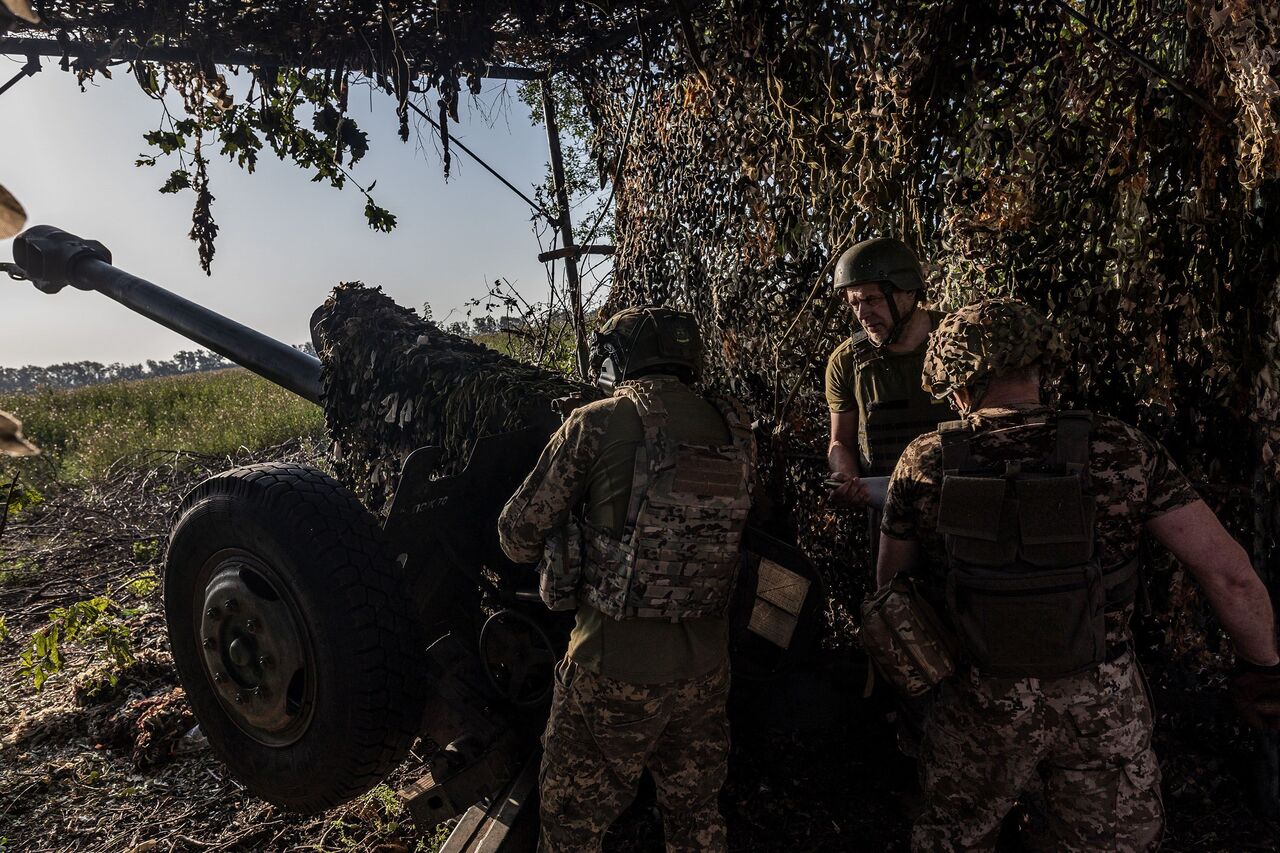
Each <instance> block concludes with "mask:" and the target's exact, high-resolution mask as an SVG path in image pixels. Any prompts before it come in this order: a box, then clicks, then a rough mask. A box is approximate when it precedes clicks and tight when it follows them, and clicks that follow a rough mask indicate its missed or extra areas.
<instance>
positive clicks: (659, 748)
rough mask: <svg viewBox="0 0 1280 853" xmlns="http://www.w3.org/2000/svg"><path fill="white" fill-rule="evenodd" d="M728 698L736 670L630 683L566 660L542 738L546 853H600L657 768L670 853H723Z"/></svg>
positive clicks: (724, 668) (559, 672)
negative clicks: (638, 788)
mask: <svg viewBox="0 0 1280 853" xmlns="http://www.w3.org/2000/svg"><path fill="white" fill-rule="evenodd" d="M728 693H729V667H728V665H727V664H726V665H724V666H722V667H720V668H718V669H716V670H715V671H714V672H712V673H710V674H708V675H705V676H702V677H699V678H692V679H687V680H683V681H674V682H671V683H668V684H631V683H628V682H624V681H616V680H614V679H610V678H604V677H602V676H600V675H597V674H596V673H594V672H591V671H589V670H587V669H584V668H583V667H581V666H579V665H578V664H576V663H574V662H573V660H572V659H570V658H565V660H563V661H561V662H560V665H559V666H558V667H557V668H556V685H555V695H554V698H553V699H552V702H551V718H550V719H549V720H547V730H546V733H545V734H544V735H543V738H542V744H543V747H544V751H543V754H542V768H541V777H540V780H539V782H540V789H541V794H542V810H541V817H542V832H541V838H540V840H539V844H538V850H539V851H541V853H579V851H581V853H588V851H597V850H599V849H600V843H601V841H602V839H603V838H604V834H605V831H606V830H608V828H609V826H610V825H611V824H612V823H613V822H614V820H616V819H617V817H618V815H620V814H621V813H622V811H623V810H624V809H625V808H626V807H627V805H628V804H630V802H631V800H632V799H633V798H634V797H635V793H636V785H637V783H638V782H639V781H640V775H641V773H642V772H643V771H644V770H645V768H648V769H649V772H650V773H651V774H652V775H653V780H654V783H655V784H656V787H657V789H658V805H659V807H660V808H661V810H662V817H663V828H664V829H665V831H666V839H667V850H668V851H671V853H676V852H677V851H678V853H686V851H687V853H702V851H706V852H707V853H716V851H724V850H725V849H726V841H725V826H724V819H723V817H721V815H720V807H719V803H718V802H717V800H718V797H719V794H720V789H721V788H722V787H723V786H724V780H725V776H726V775H727V773H728V759H729V721H728V718H727V717H726V715H725V699H726V698H727V696H728Z"/></svg>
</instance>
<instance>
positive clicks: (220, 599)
mask: <svg viewBox="0 0 1280 853" xmlns="http://www.w3.org/2000/svg"><path fill="white" fill-rule="evenodd" d="M200 577H201V578H204V579H205V581H204V583H203V596H202V597H201V599H200V601H199V602H197V603H198V605H199V607H200V613H199V615H198V618H197V619H195V620H193V622H194V623H195V624H196V625H198V626H199V627H198V633H197V636H196V643H197V644H198V646H199V647H200V650H201V652H202V653H203V654H202V656H203V660H204V666H205V675H206V677H207V678H208V680H209V683H210V684H211V685H212V686H213V689H214V694H215V695H216V696H217V697H218V701H219V702H220V703H221V705H222V707H223V710H224V711H225V712H226V714H227V716H228V717H229V718H230V719H231V720H232V722H234V723H235V724H236V726H237V727H238V728H239V729H240V730H241V731H243V732H244V733H245V734H246V735H248V736H249V737H251V738H253V739H254V740H256V741H258V742H259V743H262V744H265V745H267V746H287V745H288V744H291V743H294V742H295V741H297V740H298V739H299V738H300V737H302V735H303V733H304V732H305V731H306V730H307V726H308V725H309V724H310V722H311V716H312V713H313V711H314V709H315V665H314V660H313V658H312V655H311V642H310V636H309V634H308V633H307V628H306V623H304V622H303V621H302V619H301V617H300V613H299V610H298V607H297V605H296V603H295V602H294V601H293V598H292V596H291V595H290V593H289V590H288V587H286V586H285V585H284V584H283V583H282V582H281V581H280V578H279V575H278V574H277V573H276V572H275V571H273V570H272V569H271V567H270V566H268V565H267V564H266V563H264V562H263V561H262V560H260V559H258V558H257V557H255V556H253V555H252V554H249V553H247V552H245V551H241V550H238V549H235V550H228V551H222V552H220V553H218V554H215V555H214V556H213V557H212V558H210V559H209V561H208V562H207V563H206V564H205V566H204V568H203V569H202V571H201V572H200ZM197 589H199V586H198V587H197Z"/></svg>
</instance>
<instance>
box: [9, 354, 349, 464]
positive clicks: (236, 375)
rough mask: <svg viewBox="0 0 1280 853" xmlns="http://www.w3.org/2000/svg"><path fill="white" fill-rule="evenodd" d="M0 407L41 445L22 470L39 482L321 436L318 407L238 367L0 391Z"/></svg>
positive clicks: (225, 453) (321, 421)
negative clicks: (144, 457) (143, 456)
mask: <svg viewBox="0 0 1280 853" xmlns="http://www.w3.org/2000/svg"><path fill="white" fill-rule="evenodd" d="M0 409H4V410H5V411H9V412H13V413H14V414H16V415H17V416H18V417H19V418H21V419H22V421H23V422H24V428H25V430H26V433H27V434H28V435H29V436H33V437H35V438H36V439H37V440H38V441H39V443H40V445H41V447H43V448H44V450H45V456H44V457H42V459H41V464H39V465H30V466H24V467H26V468H28V469H29V470H30V473H31V474H32V475H34V476H36V477H38V478H41V479H43V480H45V481H46V482H47V481H48V477H49V475H50V474H52V475H54V478H55V479H56V480H58V481H61V482H73V483H75V482H86V481H89V480H92V479H94V478H97V477H101V476H102V475H104V474H105V473H106V472H107V469H108V468H109V467H110V466H111V464H112V463H114V462H115V461H116V460H118V459H121V458H123V457H127V456H130V455H131V454H135V453H138V452H139V451H143V450H146V451H163V450H181V451H183V452H184V453H188V454H197V455H202V456H230V455H234V454H235V453H237V452H240V451H241V450H242V449H256V448H262V447H270V446H272V445H275V444H280V443H282V442H284V441H288V440H290V439H294V438H297V437H299V436H308V437H312V438H319V437H321V436H322V435H323V434H324V413H323V412H322V411H321V409H320V407H319V406H316V405H314V404H312V403H309V402H307V401H306V400H303V399H302V398H301V397H298V396H296V395H294V394H292V393H290V392H288V391H285V390H284V389H283V388H280V387H279V386H277V385H274V384H272V383H270V382H267V381H266V380H264V379H261V378H259V377H257V376H255V375H253V374H252V373H249V372H248V371H246V370H242V369H240V368H233V369H229V370H218V371H214V372H211V373H195V374H188V375H185V376H175V377H165V378H161V379H145V380H139V381H134V382H116V383H108V384H103V385H92V386H89V387H87V388H78V389H74V390H69V391H60V390H45V391H40V392H37V393H34V394H10V395H4V394H0ZM3 464H4V463H0V465H3ZM12 464H13V463H9V465H10V466H11V467H12ZM36 470H40V472H41V473H39V474H36ZM0 482H4V480H3V479H0Z"/></svg>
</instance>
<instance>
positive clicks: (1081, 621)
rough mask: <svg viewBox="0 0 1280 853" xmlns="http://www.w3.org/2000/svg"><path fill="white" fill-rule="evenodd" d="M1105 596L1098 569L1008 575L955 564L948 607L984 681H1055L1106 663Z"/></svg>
mask: <svg viewBox="0 0 1280 853" xmlns="http://www.w3.org/2000/svg"><path fill="white" fill-rule="evenodd" d="M1105 602H1106V591H1105V586H1104V583H1103V577H1102V572H1101V570H1100V569H1099V568H1098V566H1097V565H1096V564H1092V563H1089V564H1085V565H1077V566H1071V567H1067V568H1058V569H1027V570H1024V571H1019V572H1010V571H1008V569H1007V568H1005V569H1003V570H1001V569H990V568H986V567H983V566H974V565H969V564H964V563H953V565H952V567H951V571H950V573H949V575H948V579H947V604H948V607H949V609H950V611H951V616H952V619H953V620H954V622H955V626H956V631H957V632H958V633H959V635H960V641H961V642H962V643H963V645H964V648H965V651H966V653H967V654H968V659H969V660H970V661H972V663H973V665H974V666H975V667H976V668H977V670H978V671H979V672H980V673H982V674H983V675H996V676H1004V677H1009V678H1027V677H1034V678H1056V677H1059V676H1063V675H1070V674H1072V673H1075V672H1080V671H1082V670H1085V669H1088V668H1089V667H1091V666H1095V665H1097V664H1100V663H1102V662H1103V661H1104V660H1105V659H1106V649H1107V636H1106V634H1107V632H1106V620H1105V616H1104V609H1105Z"/></svg>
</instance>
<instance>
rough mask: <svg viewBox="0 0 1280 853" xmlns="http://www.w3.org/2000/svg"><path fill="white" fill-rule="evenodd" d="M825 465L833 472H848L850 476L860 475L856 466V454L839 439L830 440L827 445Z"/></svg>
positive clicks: (860, 472) (859, 470)
mask: <svg viewBox="0 0 1280 853" xmlns="http://www.w3.org/2000/svg"><path fill="white" fill-rule="evenodd" d="M827 466H828V467H829V468H830V469H831V473H833V474H848V475H849V476H850V477H861V476H862V471H861V469H860V468H859V466H858V455H857V454H856V453H854V452H853V451H852V450H850V449H849V448H848V447H846V446H845V445H844V444H842V443H841V442H839V441H834V440H833V441H832V442H831V444H830V445H828V446H827Z"/></svg>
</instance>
